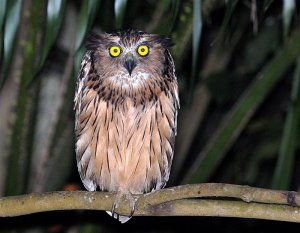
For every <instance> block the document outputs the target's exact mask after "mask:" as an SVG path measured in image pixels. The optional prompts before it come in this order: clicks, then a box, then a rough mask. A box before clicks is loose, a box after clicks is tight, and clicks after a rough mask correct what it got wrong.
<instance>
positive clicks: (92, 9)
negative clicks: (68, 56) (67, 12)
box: [75, 0, 100, 51]
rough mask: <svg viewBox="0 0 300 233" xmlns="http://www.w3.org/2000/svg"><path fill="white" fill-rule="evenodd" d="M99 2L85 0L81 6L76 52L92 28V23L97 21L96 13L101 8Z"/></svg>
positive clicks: (97, 0)
mask: <svg viewBox="0 0 300 233" xmlns="http://www.w3.org/2000/svg"><path fill="white" fill-rule="evenodd" d="M99 3H100V1H99V0H84V1H82V4H81V9H80V15H79V24H78V27H77V36H76V43H75V50H76V51H77V50H78V49H79V48H80V46H81V44H82V42H83V39H84V37H85V35H86V32H87V31H88V29H89V28H90V26H91V24H92V22H93V21H94V19H95V16H96V12H97V10H98V7H99Z"/></svg>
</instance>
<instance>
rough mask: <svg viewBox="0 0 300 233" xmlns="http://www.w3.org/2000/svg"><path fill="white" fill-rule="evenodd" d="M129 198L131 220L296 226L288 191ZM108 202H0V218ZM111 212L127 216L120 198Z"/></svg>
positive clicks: (31, 198) (238, 189)
mask: <svg viewBox="0 0 300 233" xmlns="http://www.w3.org/2000/svg"><path fill="white" fill-rule="evenodd" d="M135 198H136V199H137V203H136V210H135V213H134V215H135V216H222V217H241V218H258V219H269V220H278V221H288V222H300V208H299V206H300V205H299V204H300V193H297V192H292V191H275V190H268V189H261V188H254V187H249V186H241V185H232V184H217V183H206V184H194V185H183V186H177V187H173V188H168V189H162V190H159V191H156V192H153V193H150V194H143V195H136V196H135ZM195 198H198V199H195ZM199 198H202V199H199ZM203 198H206V199H203ZM207 198H209V199H207ZM114 199H115V194H114V193H108V192H85V191H76V192H51V193H40V194H37V193H33V194H27V195H21V196H10V197H3V198H0V217H7V216H20V215H26V214H31V213H38V212H45V211H54V210H73V209H86V210H111V207H112V204H113V202H114ZM117 211H118V213H120V214H123V215H126V214H129V213H130V208H129V203H128V201H127V200H126V199H124V202H123V203H122V205H121V206H120V207H119V208H118V209H117Z"/></svg>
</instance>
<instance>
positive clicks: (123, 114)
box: [74, 29, 179, 222]
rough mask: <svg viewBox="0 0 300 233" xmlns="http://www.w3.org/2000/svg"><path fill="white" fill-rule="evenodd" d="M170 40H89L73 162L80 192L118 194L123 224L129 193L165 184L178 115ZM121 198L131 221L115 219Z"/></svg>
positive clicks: (122, 33) (125, 35) (123, 35)
mask: <svg viewBox="0 0 300 233" xmlns="http://www.w3.org/2000/svg"><path fill="white" fill-rule="evenodd" d="M172 45H173V43H172V41H171V39H169V38H167V37H165V36H162V35H156V34H148V33H145V32H142V31H137V30H132V29H128V30H118V31H114V32H112V33H103V34H95V33H93V34H91V35H89V37H88V38H87V45H86V49H87V51H86V53H85V55H84V58H83V60H82V63H81V68H80V71H79V75H78V78H77V88H76V93H75V99H74V102H75V107H74V109H75V111H76V117H75V134H76V159H77V166H78V171H79V174H80V178H81V180H82V182H83V185H84V186H85V188H86V189H87V190H89V191H95V190H96V189H97V188H99V189H100V190H103V191H110V192H115V193H116V199H115V201H114V204H113V206H112V211H111V212H110V214H111V215H112V216H113V217H115V218H118V219H119V220H120V221H121V222H126V221H127V220H128V219H130V217H131V216H132V214H133V213H134V209H135V202H136V200H135V199H134V197H133V194H142V193H148V192H152V191H154V190H158V189H161V188H163V187H164V186H165V185H166V182H167V181H168V179H169V174H170V169H171V164H172V159H173V153H174V140H175V136H176V130H177V112H178V109H179V99H178V86H177V80H176V75H175V66H174V62H173V59H172V57H171V54H170V52H169V48H170V46H172ZM122 198H126V199H127V200H128V201H129V203H130V207H131V216H119V215H118V214H117V213H116V209H117V208H118V206H119V204H120V202H121V200H122Z"/></svg>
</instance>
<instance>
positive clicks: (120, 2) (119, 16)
mask: <svg viewBox="0 0 300 233" xmlns="http://www.w3.org/2000/svg"><path fill="white" fill-rule="evenodd" d="M126 5H127V0H115V17H116V28H121V27H122V25H123V20H124V15H125V10H126Z"/></svg>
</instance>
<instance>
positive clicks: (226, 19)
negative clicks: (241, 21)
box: [217, 0, 238, 38]
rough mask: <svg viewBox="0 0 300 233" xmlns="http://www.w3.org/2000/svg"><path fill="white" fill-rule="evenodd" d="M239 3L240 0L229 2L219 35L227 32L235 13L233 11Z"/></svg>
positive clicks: (230, 0)
mask: <svg viewBox="0 0 300 233" xmlns="http://www.w3.org/2000/svg"><path fill="white" fill-rule="evenodd" d="M237 3H238V0H229V1H228V2H227V5H226V11H225V16H224V19H223V22H222V25H221V29H220V32H219V35H218V37H219V36H220V35H222V34H225V32H226V30H227V28H228V25H229V21H230V19H231V17H232V15H233V12H234V10H235V8H236V5H237ZM218 37H217V38H218Z"/></svg>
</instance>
